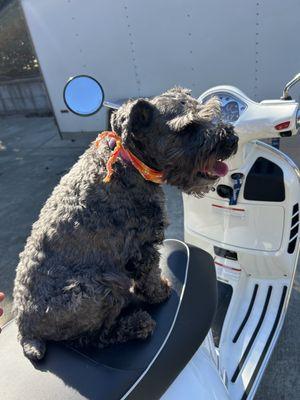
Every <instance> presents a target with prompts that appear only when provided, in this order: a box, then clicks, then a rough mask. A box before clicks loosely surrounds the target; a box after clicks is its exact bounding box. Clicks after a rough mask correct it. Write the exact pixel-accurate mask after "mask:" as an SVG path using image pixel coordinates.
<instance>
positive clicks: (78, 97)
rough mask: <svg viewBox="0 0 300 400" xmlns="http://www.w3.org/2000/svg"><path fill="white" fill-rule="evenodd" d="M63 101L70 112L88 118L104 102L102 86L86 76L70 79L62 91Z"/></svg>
mask: <svg viewBox="0 0 300 400" xmlns="http://www.w3.org/2000/svg"><path fill="white" fill-rule="evenodd" d="M64 101H65V103H66V106H67V107H68V109H69V110H70V111H72V112H73V113H75V114H78V115H82V116H88V115H93V114H95V113H96V112H97V111H99V110H100V108H101V107H102V104H103V101H104V92H103V89H102V86H101V85H100V83H99V82H97V81H96V79H94V78H92V77H90V76H87V75H78V76H75V77H74V78H70V79H69V81H68V83H67V84H66V86H65V89H64Z"/></svg>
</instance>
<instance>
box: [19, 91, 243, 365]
mask: <svg viewBox="0 0 300 400" xmlns="http://www.w3.org/2000/svg"><path fill="white" fill-rule="evenodd" d="M111 126H112V129H113V132H114V133H110V134H109V133H108V134H107V138H110V140H108V139H107V138H105V137H102V138H100V139H99V138H98V139H97V140H96V141H94V142H92V143H91V146H90V147H89V148H88V149H87V150H86V151H85V153H84V154H83V155H82V156H81V157H80V159H79V161H78V162H77V163H76V164H75V165H74V166H73V167H72V168H71V170H70V171H69V172H68V173H67V174H66V175H65V176H64V177H63V178H62V179H61V181H60V183H59V184H58V186H56V187H55V189H54V190H53V193H52V195H51V196H50V198H49V199H48V200H47V202H46V203H45V205H44V207H43V208H42V210H41V212H40V215H39V219H38V221H37V222H35V223H34V224H33V227H32V232H31V235H30V237H29V238H28V239H27V242H26V245H25V248H24V251H23V252H22V253H21V254H20V261H19V264H18V267H17V272H16V278H15V286H14V292H13V297H14V305H13V310H14V313H15V316H16V322H17V326H18V331H19V334H18V337H19V340H20V342H21V345H22V346H23V351H24V354H25V356H27V357H28V358H29V359H31V360H40V359H42V358H43V357H44V354H45V351H46V342H47V341H48V340H54V341H72V343H78V344H79V345H87V344H93V345H95V346H98V347H99V348H101V347H104V346H107V345H111V344H115V343H122V342H126V341H128V340H132V339H145V338H147V337H149V336H150V335H151V334H152V333H153V330H154V329H155V321H154V320H153V319H152V318H151V316H150V314H149V313H148V312H146V311H144V310H143V309H142V308H140V306H139V307H131V310H130V312H128V311H127V312H124V310H128V309H130V306H131V305H134V304H144V303H149V304H158V303H161V302H163V301H165V300H166V299H167V298H168V297H169V295H170V290H171V288H170V286H169V284H168V282H167V281H166V280H165V279H164V278H163V277H162V276H161V271H160V269H159V248H160V246H161V245H162V242H163V239H164V228H165V226H166V223H167V220H166V215H165V209H164V194H163V190H162V186H161V184H160V183H166V184H169V185H173V186H176V187H177V188H179V189H180V190H181V191H183V192H185V193H188V194H191V195H194V196H199V197H201V196H203V195H204V194H205V193H207V192H208V191H209V190H210V189H211V188H212V186H213V185H214V184H215V183H216V181H217V179H219V177H220V176H222V175H224V174H226V172H227V167H226V164H225V163H224V162H223V160H226V159H227V158H229V157H230V156H232V155H233V154H234V153H235V152H236V150H237V143H238V138H237V136H236V135H235V133H234V129H233V127H232V126H230V125H226V124H223V123H222V122H221V120H220V105H219V102H218V101H217V99H215V98H212V99H210V100H209V101H208V102H207V103H206V104H203V105H201V104H200V103H199V102H198V101H197V100H196V99H194V98H193V97H192V96H191V94H190V92H189V91H188V90H186V89H183V88H179V87H176V88H173V89H171V90H169V91H167V92H165V93H163V94H162V95H159V96H156V97H154V98H152V99H143V98H141V99H137V100H129V101H127V102H126V103H125V104H123V105H122V106H121V107H120V108H119V109H118V110H117V111H116V112H114V113H113V114H112V117H111ZM104 136H105V135H104ZM118 138H119V139H118ZM112 157H114V164H113V162H112ZM133 158H134V159H135V160H137V161H138V162H139V163H140V165H142V167H140V169H137V167H136V165H135V164H134V163H133ZM109 171H110V172H109ZM149 171H150V172H149ZM147 173H148V175H147ZM151 177H152V178H151Z"/></svg>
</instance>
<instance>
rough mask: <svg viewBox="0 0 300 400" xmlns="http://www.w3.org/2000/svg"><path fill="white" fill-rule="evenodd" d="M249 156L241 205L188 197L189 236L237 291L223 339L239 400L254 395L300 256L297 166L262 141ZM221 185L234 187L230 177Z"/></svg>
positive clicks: (213, 196) (222, 357)
mask: <svg viewBox="0 0 300 400" xmlns="http://www.w3.org/2000/svg"><path fill="white" fill-rule="evenodd" d="M243 157H244V162H243V163H242V164H241V165H240V167H239V168H238V170H236V171H232V172H237V171H238V172H240V173H242V174H243V175H244V178H243V181H242V185H241V188H240V194H239V197H238V202H237V204H236V205H234V206H232V205H229V202H228V199H224V198H221V197H220V196H219V195H218V193H217V191H215V192H211V193H210V194H209V195H207V196H205V197H204V198H203V199H195V198H194V197H192V196H187V195H184V215H185V220H184V223H185V227H184V229H185V241H186V242H188V243H192V244H194V245H196V246H198V247H201V248H202V249H204V250H206V251H208V252H209V253H210V254H211V255H212V256H213V257H214V259H215V266H216V271H217V276H218V280H219V281H222V282H224V283H225V284H227V285H230V286H232V288H233V294H232V298H231V301H230V304H229V307H228V310H227V313H226V317H225V320H224V323H223V327H222V333H221V338H220V343H219V365H220V370H225V371H226V375H227V378H228V386H227V387H228V392H229V395H230V398H232V399H246V398H247V399H251V398H253V396H254V394H255V391H256V389H257V386H258V383H259V381H260V378H261V376H262V374H263V372H264V370H265V367H266V364H267V361H268V359H269V357H270V355H271V352H272V350H273V348H274V346H275V343H276V341H277V338H278V335H279V333H280V330H281V327H282V324H283V320H284V316H285V314H286V309H287V306H288V301H289V297H290V292H291V289H292V284H293V280H294V274H295V271H296V266H297V260H298V254H299V238H298V229H299V199H300V185H299V176H300V174H299V170H298V168H297V167H296V166H295V164H294V163H293V162H292V161H291V160H290V159H289V158H288V157H287V156H286V155H284V154H283V153H281V152H280V151H279V150H277V149H274V148H273V147H271V146H269V145H267V144H265V143H262V142H259V141H253V142H251V143H248V144H247V145H246V146H245V153H244V156H243ZM262 159H263V160H266V161H265V164H262V166H261V170H260V169H259V168H256V167H257V164H256V163H257V160H262ZM264 168H265V169H264ZM268 168H269V171H268ZM272 168H273V169H272ZM272 174H275V175H274V176H273V175H272ZM276 174H277V175H276ZM273 178H274V182H273V183H272V179H273ZM218 184H224V185H228V186H233V181H232V179H231V175H230V174H228V175H227V176H226V177H224V178H222V179H221V180H220V182H219V183H218ZM263 184H265V185H266V186H267V187H266V190H260V189H261V188H260V187H259V185H263ZM247 185H248V188H247ZM249 185H250V186H249ZM268 185H269V189H270V190H268ZM280 185H281V187H280ZM271 189H272V190H273V192H272V190H271ZM276 190H277V191H281V195H280V196H281V197H280V196H279V197H278V193H277V192H276ZM259 196H261V198H262V199H263V200H262V199H261V200H260V199H259ZM252 198H253V199H252ZM275 200H276V201H275ZM278 200H280V201H278Z"/></svg>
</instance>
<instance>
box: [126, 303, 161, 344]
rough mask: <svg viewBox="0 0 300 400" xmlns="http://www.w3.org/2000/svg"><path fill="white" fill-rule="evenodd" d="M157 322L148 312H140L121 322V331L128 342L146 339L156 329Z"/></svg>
mask: <svg viewBox="0 0 300 400" xmlns="http://www.w3.org/2000/svg"><path fill="white" fill-rule="evenodd" d="M155 325H156V323H155V321H154V320H153V319H152V317H151V315H150V314H149V313H147V311H142V310H138V311H135V312H134V313H133V314H131V315H128V316H126V317H124V318H122V319H121V321H120V328H119V329H120V331H119V334H121V335H122V336H123V338H124V337H126V340H132V339H146V338H147V337H148V336H150V335H152V333H153V331H154V329H155Z"/></svg>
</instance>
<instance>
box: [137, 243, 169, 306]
mask: <svg viewBox="0 0 300 400" xmlns="http://www.w3.org/2000/svg"><path fill="white" fill-rule="evenodd" d="M159 258H160V255H159V252H158V251H157V250H156V249H155V248H154V247H151V248H147V249H144V251H143V259H142V260H141V261H139V262H138V263H136V264H135V265H136V271H135V274H134V275H135V276H134V280H135V289H134V291H135V293H136V295H137V296H138V297H140V298H141V299H142V300H143V301H146V302H147V303H151V304H156V303H161V302H163V301H165V300H167V298H168V297H169V296H170V293H171V287H170V284H169V282H168V280H167V279H166V278H164V277H162V275H161V269H160V268H159Z"/></svg>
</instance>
